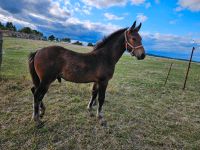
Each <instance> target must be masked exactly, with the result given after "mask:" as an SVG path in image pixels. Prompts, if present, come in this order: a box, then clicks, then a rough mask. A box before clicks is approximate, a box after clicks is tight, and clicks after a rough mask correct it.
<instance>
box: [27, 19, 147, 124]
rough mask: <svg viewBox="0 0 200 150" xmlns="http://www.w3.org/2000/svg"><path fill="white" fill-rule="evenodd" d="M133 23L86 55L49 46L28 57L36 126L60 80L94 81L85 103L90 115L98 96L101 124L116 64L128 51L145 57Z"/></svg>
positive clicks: (98, 115)
mask: <svg viewBox="0 0 200 150" xmlns="http://www.w3.org/2000/svg"><path fill="white" fill-rule="evenodd" d="M135 26H136V21H135V22H134V23H133V25H132V26H131V27H130V28H124V29H120V30H118V31H116V32H114V33H112V34H111V35H109V36H108V37H106V38H104V39H103V40H102V41H101V42H99V43H97V45H96V46H95V47H94V50H93V51H91V52H89V53H77V52H73V51H71V50H68V49H65V48H63V47H60V46H50V47H46V48H42V49H40V50H37V51H36V52H34V53H31V54H30V56H29V60H28V61H29V70H30V74H31V77H32V81H33V84H34V86H33V87H32V89H31V91H32V93H33V95H34V106H33V109H34V111H33V119H34V120H35V122H36V124H37V125H39V124H40V123H41V121H40V118H42V117H43V115H44V113H45V106H44V103H43V102H42V99H43V97H44V95H45V93H46V92H47V90H48V88H49V86H50V84H51V83H52V82H53V81H55V80H56V79H58V80H59V81H60V80H61V78H63V79H64V80H66V81H71V82H76V83H88V82H93V83H94V84H93V88H92V97H91V99H90V102H89V104H88V110H89V112H91V109H92V106H93V103H94V102H95V99H96V97H97V95H98V102H99V105H98V110H97V117H98V118H99V120H100V123H101V124H102V125H104V124H105V123H106V122H105V120H104V119H103V114H102V106H103V103H104V99H105V92H106V88H107V85H108V81H109V80H110V79H111V78H112V76H113V73H114V70H115V65H116V63H117V62H118V60H119V59H120V57H121V56H122V54H123V53H124V51H125V50H127V51H128V52H129V53H130V54H131V55H132V56H135V57H137V59H144V58H145V51H144V48H143V46H142V43H141V41H142V38H141V36H140V35H139V33H138V31H139V30H140V27H141V23H140V25H139V26H138V27H135Z"/></svg>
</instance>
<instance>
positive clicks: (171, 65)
mask: <svg viewBox="0 0 200 150" xmlns="http://www.w3.org/2000/svg"><path fill="white" fill-rule="evenodd" d="M172 65H173V62H172V63H171V65H170V67H169V71H168V73H167V77H166V79H165V84H164V86H165V85H166V83H167V80H168V77H169V74H170V71H171V69H172Z"/></svg>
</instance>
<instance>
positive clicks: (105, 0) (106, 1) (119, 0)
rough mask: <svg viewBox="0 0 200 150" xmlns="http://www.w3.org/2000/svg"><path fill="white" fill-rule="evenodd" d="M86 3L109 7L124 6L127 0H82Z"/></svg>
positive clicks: (97, 6)
mask: <svg viewBox="0 0 200 150" xmlns="http://www.w3.org/2000/svg"><path fill="white" fill-rule="evenodd" d="M82 2H83V3H84V4H85V5H89V6H92V7H96V8H108V7H112V6H124V5H125V4H126V3H127V0H82Z"/></svg>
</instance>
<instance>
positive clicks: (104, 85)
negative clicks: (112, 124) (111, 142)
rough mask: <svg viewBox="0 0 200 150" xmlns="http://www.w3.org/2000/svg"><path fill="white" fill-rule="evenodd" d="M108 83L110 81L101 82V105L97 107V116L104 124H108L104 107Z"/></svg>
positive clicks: (99, 99) (99, 98)
mask: <svg viewBox="0 0 200 150" xmlns="http://www.w3.org/2000/svg"><path fill="white" fill-rule="evenodd" d="M107 85H108V81H104V82H100V83H99V97H98V101H99V107H98V109H97V117H98V119H99V122H100V124H101V125H102V126H106V120H105V119H104V118H103V111H102V107H103V103H104V100H105V92H106V88H107Z"/></svg>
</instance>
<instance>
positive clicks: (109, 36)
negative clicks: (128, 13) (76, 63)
mask: <svg viewBox="0 0 200 150" xmlns="http://www.w3.org/2000/svg"><path fill="white" fill-rule="evenodd" d="M127 29H128V28H123V29H119V30H117V31H115V32H113V33H111V34H110V35H108V36H104V37H103V39H102V40H101V41H98V42H97V43H96V45H95V46H94V50H98V49H100V48H102V47H103V46H104V45H105V44H107V43H108V41H110V39H112V38H113V37H114V36H115V35H116V34H119V33H121V32H124V31H125V30H127Z"/></svg>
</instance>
